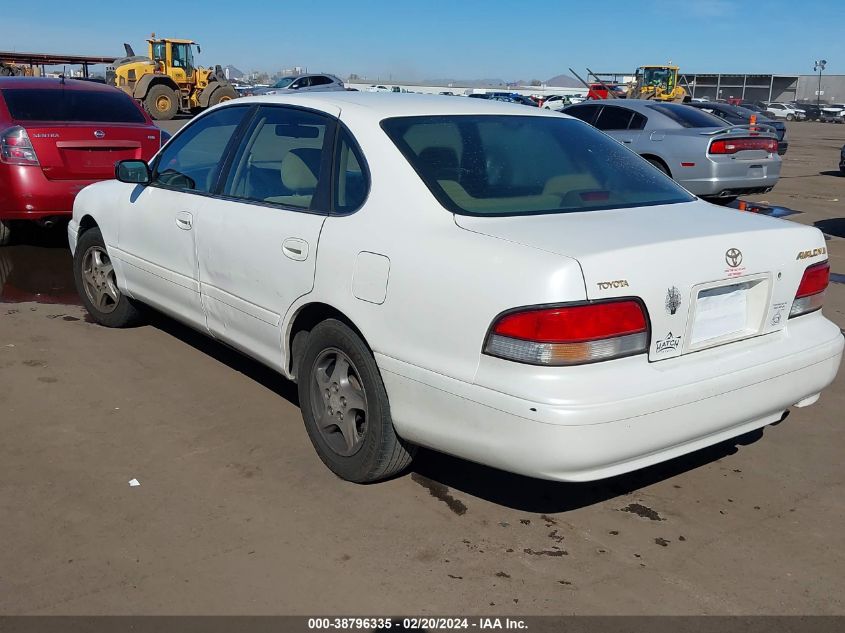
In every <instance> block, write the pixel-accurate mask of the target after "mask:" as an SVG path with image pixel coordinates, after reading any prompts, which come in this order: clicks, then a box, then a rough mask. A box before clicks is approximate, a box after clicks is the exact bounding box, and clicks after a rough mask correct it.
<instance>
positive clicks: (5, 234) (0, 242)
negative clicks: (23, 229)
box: [0, 220, 12, 246]
mask: <svg viewBox="0 0 845 633" xmlns="http://www.w3.org/2000/svg"><path fill="white" fill-rule="evenodd" d="M11 240H12V228H11V226H9V223H8V222H6V221H3V220H0V246H6V245H7V244H8V243H9V242H10V241H11Z"/></svg>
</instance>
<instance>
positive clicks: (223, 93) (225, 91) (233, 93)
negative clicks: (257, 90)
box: [208, 86, 238, 107]
mask: <svg viewBox="0 0 845 633" xmlns="http://www.w3.org/2000/svg"><path fill="white" fill-rule="evenodd" d="M237 98H238V91H237V90H235V89H234V88H232V86H219V87H218V88H216V89H215V90H214V92H212V93H211V98H210V99H209V100H208V106H209V107H211V106H216V105H217V104H218V103H223V102H224V101H231V100H232V99H237Z"/></svg>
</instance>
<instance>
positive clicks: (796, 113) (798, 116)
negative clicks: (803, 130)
mask: <svg viewBox="0 0 845 633" xmlns="http://www.w3.org/2000/svg"><path fill="white" fill-rule="evenodd" d="M766 111H767V112H770V113H771V114H772V116H774V117H777V118H778V119H786V120H787V121H803V120H804V119H806V118H807V113H806V112H804V110H799V109H797V108H794V107H792V106H791V105H789V104H787V103H776V102H769V103H767V104H766Z"/></svg>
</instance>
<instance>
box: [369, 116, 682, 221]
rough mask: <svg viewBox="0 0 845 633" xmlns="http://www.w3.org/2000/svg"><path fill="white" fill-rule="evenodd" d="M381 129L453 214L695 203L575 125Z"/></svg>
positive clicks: (458, 122) (446, 119) (511, 121)
mask: <svg viewBox="0 0 845 633" xmlns="http://www.w3.org/2000/svg"><path fill="white" fill-rule="evenodd" d="M381 125H382V128H383V129H384V131H385V132H386V133H387V135H388V136H389V137H390V138H391V139H392V140H393V142H394V143H395V144H396V146H397V147H398V148H399V150H400V151H401V152H402V153H403V154H404V156H405V158H406V159H407V160H408V162H409V163H410V164H411V166H412V167H413V168H414V169H415V170H416V172H417V174H419V176H420V178H421V179H422V180H423V182H424V183H425V184H426V186H427V187H428V188H429V189H430V190H431V192H432V194H434V196H435V197H436V198H437V199H438V201H439V202H440V203H441V204H442V205H443V206H444V207H446V208H447V209H448V210H450V211H452V212H453V213H458V214H462V215H478V216H507V215H534V214H551V213H567V212H576V211H594V210H601V209H619V208H625V207H636V206H647V205H657V204H675V203H680V202H689V201H690V200H694V198H693V197H692V196H691V195H690V194H689V193H687V192H686V191H685V190H684V189H682V188H681V187H679V186H678V185H677V184H675V183H674V182H673V181H672V180H671V179H670V178H668V177H667V176H665V175H664V174H662V173H661V172H660V171H659V170H657V169H655V168H654V167H652V166H651V165H649V164H648V163H647V162H646V161H644V160H643V159H641V158H640V157H638V156H637V155H636V154H634V153H633V152H631V151H630V150H628V149H626V148H625V147H623V146H622V145H621V144H620V143H618V142H616V141H614V140H613V139H611V138H610V137H608V136H605V135H604V134H602V133H600V132H598V131H597V130H595V128H593V127H591V126H589V125H587V124H585V123H582V122H581V121H577V120H574V119H569V118H558V117H540V116H519V115H445V116H418V117H401V118H392V119H386V120H384V121H382V124H381Z"/></svg>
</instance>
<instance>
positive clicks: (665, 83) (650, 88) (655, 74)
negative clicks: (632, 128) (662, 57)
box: [628, 66, 687, 102]
mask: <svg viewBox="0 0 845 633" xmlns="http://www.w3.org/2000/svg"><path fill="white" fill-rule="evenodd" d="M628 98H629V99H654V100H655V101H677V102H683V101H685V100H686V98H687V91H686V90H685V89H684V87H683V86H680V85H678V67H677V66H640V67H639V68H637V72H636V74H635V76H634V81H633V82H632V83H631V84H630V85H629V86H628Z"/></svg>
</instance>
